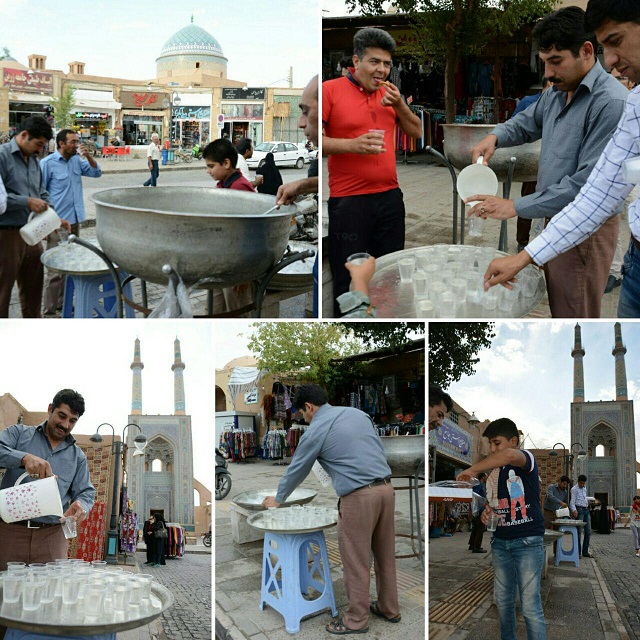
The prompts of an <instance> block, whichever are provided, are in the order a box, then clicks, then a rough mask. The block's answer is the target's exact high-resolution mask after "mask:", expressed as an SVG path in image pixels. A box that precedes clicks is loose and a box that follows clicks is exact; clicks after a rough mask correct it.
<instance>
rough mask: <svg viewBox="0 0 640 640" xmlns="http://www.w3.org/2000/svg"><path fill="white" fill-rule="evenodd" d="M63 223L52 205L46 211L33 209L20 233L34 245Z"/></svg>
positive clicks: (29, 243)
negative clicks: (40, 211)
mask: <svg viewBox="0 0 640 640" xmlns="http://www.w3.org/2000/svg"><path fill="white" fill-rule="evenodd" d="M61 225H62V221H61V220H60V218H59V216H58V214H57V213H56V212H55V211H54V210H53V209H52V208H51V207H49V208H48V209H47V210H46V211H45V212H44V213H36V212H35V211H32V212H31V215H30V216H29V220H28V221H27V224H25V225H24V227H22V228H21V229H20V235H21V236H22V239H23V240H24V241H25V242H26V243H27V244H28V245H31V246H34V245H36V244H38V242H40V241H41V240H44V239H45V238H46V237H47V236H48V235H49V234H50V233H52V232H53V231H55V230H56V229H58V228H59V227H60V226H61Z"/></svg>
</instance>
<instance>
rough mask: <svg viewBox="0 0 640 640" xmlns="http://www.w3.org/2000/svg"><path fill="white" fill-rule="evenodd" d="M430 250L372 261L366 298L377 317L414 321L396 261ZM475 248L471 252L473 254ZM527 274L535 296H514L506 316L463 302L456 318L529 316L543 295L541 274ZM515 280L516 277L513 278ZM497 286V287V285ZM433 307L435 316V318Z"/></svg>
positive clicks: (408, 286)
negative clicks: (373, 269) (373, 268)
mask: <svg viewBox="0 0 640 640" xmlns="http://www.w3.org/2000/svg"><path fill="white" fill-rule="evenodd" d="M433 247H437V248H438V249H440V250H444V249H445V248H446V249H447V250H462V251H464V250H470V249H471V246H468V247H467V246H465V245H433ZM429 248H430V247H417V248H415V249H403V250H402V251H396V252H395V253H389V254H387V255H386V256H381V257H380V258H376V272H375V273H374V274H373V277H372V278H371V282H370V283H369V297H370V298H371V301H372V302H373V304H374V305H375V307H376V312H377V315H378V318H416V317H418V316H417V315H416V314H417V311H416V307H415V298H414V293H413V284H412V283H411V282H406V283H405V282H400V271H399V269H398V260H399V259H400V258H404V257H410V256H412V255H415V253H416V251H420V249H429ZM475 249H476V248H475V247H473V250H474V251H475ZM507 255H509V254H507V253H504V252H503V251H497V250H496V251H495V252H494V256H495V257H496V258H499V257H504V256H507ZM527 273H528V274H531V275H533V276H535V277H536V278H537V284H536V288H535V293H534V294H533V296H531V297H528V298H524V297H522V295H521V296H519V297H518V300H517V301H516V303H515V305H514V307H513V309H512V311H511V312H509V313H506V312H504V311H502V310H501V309H500V308H499V307H496V308H495V309H491V310H490V309H486V308H484V307H483V306H482V304H476V303H472V302H466V303H464V304H463V305H461V306H460V307H458V309H457V311H456V316H455V317H456V318H484V317H486V318H505V317H509V318H520V317H523V316H525V315H527V314H528V313H531V312H532V311H533V310H534V309H535V308H536V307H537V306H538V305H539V304H540V302H541V301H542V298H543V297H544V295H545V293H546V286H545V282H544V276H543V273H542V271H540V270H539V269H536V268H535V267H532V266H529V267H527ZM516 279H517V276H516ZM498 286H500V285H498ZM437 311H438V310H437V308H436V317H437Z"/></svg>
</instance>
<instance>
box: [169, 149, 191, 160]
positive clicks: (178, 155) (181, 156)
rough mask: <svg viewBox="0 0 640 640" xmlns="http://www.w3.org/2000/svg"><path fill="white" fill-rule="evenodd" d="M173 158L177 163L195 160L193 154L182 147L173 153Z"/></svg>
mask: <svg viewBox="0 0 640 640" xmlns="http://www.w3.org/2000/svg"><path fill="white" fill-rule="evenodd" d="M173 158H174V160H175V163H176V164H178V163H179V162H183V161H184V162H186V163H187V164H190V163H191V162H193V154H191V153H188V152H186V151H183V150H182V149H177V150H176V151H175V153H174V154H173Z"/></svg>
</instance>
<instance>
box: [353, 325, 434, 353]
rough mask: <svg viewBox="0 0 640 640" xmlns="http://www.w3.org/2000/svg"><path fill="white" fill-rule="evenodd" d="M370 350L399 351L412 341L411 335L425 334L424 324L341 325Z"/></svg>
mask: <svg viewBox="0 0 640 640" xmlns="http://www.w3.org/2000/svg"><path fill="white" fill-rule="evenodd" d="M340 324H342V326H343V327H344V330H345V331H349V330H350V331H351V332H352V333H353V335H354V336H355V337H356V338H359V339H360V340H361V341H362V342H363V343H364V345H365V346H366V347H367V348H368V349H391V350H394V349H399V348H400V347H403V346H404V345H406V344H408V343H409V342H411V341H412V338H411V334H412V333H414V334H420V335H422V334H424V323H423V322H350V323H348V324H347V323H340Z"/></svg>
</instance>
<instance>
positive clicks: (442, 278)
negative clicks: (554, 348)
mask: <svg viewBox="0 0 640 640" xmlns="http://www.w3.org/2000/svg"><path fill="white" fill-rule="evenodd" d="M504 255H505V254H503V253H501V252H499V251H496V250H495V249H493V248H491V247H474V246H464V245H462V246H459V245H444V244H443V245H434V246H430V247H423V248H420V249H416V250H415V251H413V252H412V253H408V252H406V251H403V252H402V255H401V256H399V257H398V271H399V272H400V286H401V287H402V286H409V284H412V285H413V299H414V303H415V312H416V317H417V318H435V317H440V318H478V317H484V316H487V315H490V316H492V317H500V316H503V317H518V316H520V315H522V314H523V312H526V311H527V310H528V309H529V308H530V307H531V306H532V304H533V298H534V296H535V294H536V290H537V287H538V283H539V282H540V280H541V278H540V275H539V274H538V272H537V269H536V268H535V267H534V266H532V265H530V266H529V267H527V268H526V269H524V270H523V271H521V272H520V273H519V274H518V276H517V280H518V281H517V282H516V283H515V285H514V288H513V290H510V289H507V288H505V287H501V286H495V287H491V288H490V289H489V291H484V274H485V272H486V270H487V267H488V266H489V263H490V262H491V261H492V260H493V259H494V258H499V257H503V256H504Z"/></svg>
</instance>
